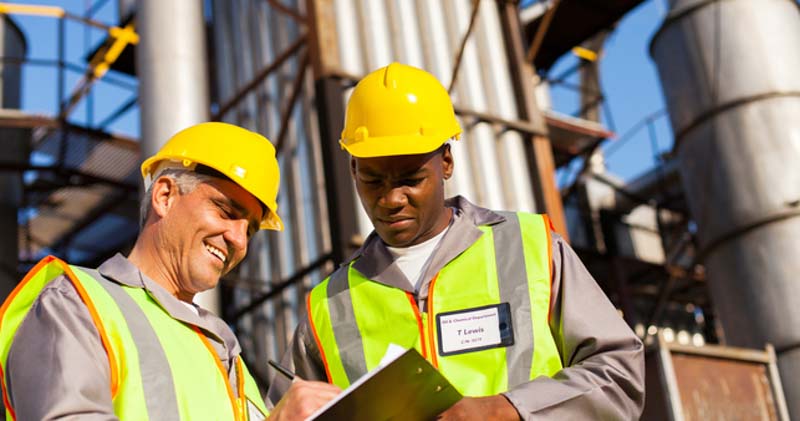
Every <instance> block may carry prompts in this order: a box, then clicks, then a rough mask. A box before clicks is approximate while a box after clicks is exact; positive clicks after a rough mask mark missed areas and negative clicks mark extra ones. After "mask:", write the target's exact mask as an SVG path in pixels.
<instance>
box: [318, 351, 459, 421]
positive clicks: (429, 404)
mask: <svg viewBox="0 0 800 421" xmlns="http://www.w3.org/2000/svg"><path fill="white" fill-rule="evenodd" d="M461 398H462V396H461V393H460V392H459V391H458V390H456V388H455V387H453V385H452V384H450V382H449V381H447V379H446V378H445V377H444V376H443V375H442V373H440V372H439V371H438V370H436V369H435V368H434V367H433V366H432V365H431V364H430V363H429V362H428V361H427V360H425V358H423V357H422V355H420V354H419V352H417V351H416V350H415V349H409V350H407V351H405V352H403V353H402V354H400V355H399V356H398V357H397V358H395V359H394V360H392V361H391V362H389V363H388V364H386V365H384V366H382V367H380V368H377V369H375V370H373V371H370V372H369V373H367V374H365V375H364V376H362V377H361V378H359V379H358V380H356V381H355V382H353V384H351V385H350V387H348V388H347V389H345V390H344V391H343V392H342V393H341V394H339V396H337V397H336V398H335V399H333V400H331V401H330V402H328V404H326V405H325V406H323V407H322V408H320V409H319V410H318V411H317V412H315V413H314V414H313V415H312V416H311V417H309V418H308V419H309V420H314V421H334V420H352V421H383V420H408V421H416V420H419V421H427V420H430V419H433V418H435V417H436V415H438V414H440V413H442V412H443V411H444V410H446V409H447V408H450V407H451V406H453V404H455V403H456V402H458V401H459V400H461Z"/></svg>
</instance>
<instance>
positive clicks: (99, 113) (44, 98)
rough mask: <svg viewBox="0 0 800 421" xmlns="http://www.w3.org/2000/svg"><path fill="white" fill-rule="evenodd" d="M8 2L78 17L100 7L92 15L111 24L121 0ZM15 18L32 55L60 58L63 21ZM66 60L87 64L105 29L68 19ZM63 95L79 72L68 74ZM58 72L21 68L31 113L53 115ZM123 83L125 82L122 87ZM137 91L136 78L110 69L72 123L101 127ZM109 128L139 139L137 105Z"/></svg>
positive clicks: (47, 68) (24, 103)
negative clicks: (53, 8) (54, 9)
mask: <svg viewBox="0 0 800 421" xmlns="http://www.w3.org/2000/svg"><path fill="white" fill-rule="evenodd" d="M10 3H21V4H37V5H45V6H58V7H62V8H64V9H66V10H67V11H68V12H71V13H72V14H76V15H83V13H84V11H85V10H86V7H87V5H89V4H92V3H96V4H100V5H102V7H100V8H99V9H97V11H96V13H95V14H94V15H93V16H92V19H94V20H97V21H100V22H102V23H105V24H108V25H111V24H116V23H117V2H116V1H100V2H90V1H87V0H61V1H56V0H49V1H48V0H41V1H12V2H10ZM14 20H15V21H16V22H17V24H18V26H19V27H20V29H22V31H23V33H24V34H25V37H26V39H27V45H28V51H27V57H28V58H29V59H34V60H36V59H43V60H55V59H56V58H57V57H58V48H59V47H58V39H59V28H58V22H59V19H57V18H54V17H49V16H28V15H15V16H14ZM64 33H65V39H64V41H65V42H64V46H65V51H64V53H65V54H64V55H65V59H66V61H67V62H68V63H71V64H74V65H77V66H79V67H85V66H86V58H85V55H87V54H88V53H89V52H91V51H92V50H93V49H94V48H95V47H96V46H97V45H98V44H99V43H100V42H101V41H102V40H103V39H105V37H106V33H105V31H103V30H101V29H97V28H93V27H89V26H87V25H83V24H80V23H78V22H75V21H72V20H65V21H64ZM65 75H66V77H65V96H66V95H69V94H70V93H71V92H72V91H73V89H74V88H75V86H76V84H77V83H78V81H79V80H80V78H81V76H82V74H81V73H78V72H76V71H66V72H65ZM57 80H58V72H57V70H56V67H55V66H53V65H46V66H45V65H34V64H26V65H25V66H24V68H23V82H22V84H23V85H22V93H23V95H22V109H23V110H25V111H28V112H30V113H37V114H45V115H50V116H52V115H54V114H55V113H56V110H57V107H58V99H57V98H58V93H57V92H58V91H57ZM115 82H120V83H122V84H123V86H118V84H117V83H115ZM135 94H136V80H135V79H134V78H131V77H128V76H126V75H124V74H119V73H116V72H113V71H112V72H109V74H108V76H107V77H106V78H103V79H101V80H100V81H98V82H97V83H96V85H95V88H94V93H93V95H91V99H84V100H83V101H82V102H81V103H80V104H79V105H78V107H77V108H76V109H75V111H74V112H73V113H72V114H71V115H70V121H72V122H75V123H79V124H85V125H92V126H94V125H97V124H98V123H100V122H102V121H103V120H104V119H105V118H106V117H108V115H110V114H111V113H113V112H114V110H116V109H117V108H118V107H120V106H121V105H122V104H124V103H126V102H127V101H128V100H129V99H130V98H131V96H132V95H135ZM108 128H109V130H110V131H112V132H115V133H121V134H127V135H130V136H134V137H138V133H139V115H138V110H136V109H134V110H131V111H130V112H128V113H126V114H125V115H124V116H122V117H121V118H120V119H119V121H117V122H116V123H115V124H112V125H110V126H109V127H108Z"/></svg>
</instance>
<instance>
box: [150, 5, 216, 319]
mask: <svg viewBox="0 0 800 421" xmlns="http://www.w3.org/2000/svg"><path fill="white" fill-rule="evenodd" d="M136 27H137V31H138V33H139V36H140V42H139V45H138V47H137V50H136V71H137V74H138V76H139V107H140V110H141V111H140V113H141V151H142V154H141V157H142V158H146V157H148V156H151V155H153V154H155V153H156V152H157V151H158V149H159V148H161V145H163V144H164V142H166V140H167V139H169V138H170V136H172V135H173V134H175V133H176V132H178V131H180V130H181V129H184V128H186V127H189V126H191V125H194V124H196V123H200V122H204V121H207V120H208V118H209V107H210V105H209V85H208V69H207V65H206V38H205V21H204V18H203V1H202V0H170V1H163V0H139V1H138V2H137V12H136ZM195 302H196V303H197V304H199V305H200V306H202V307H204V308H206V309H208V310H209V311H212V312H214V313H216V314H220V312H219V309H220V305H219V293H218V291H217V290H212V291H208V292H204V293H201V294H198V296H196V297H195Z"/></svg>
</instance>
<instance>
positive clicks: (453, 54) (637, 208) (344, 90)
mask: <svg viewBox="0 0 800 421" xmlns="http://www.w3.org/2000/svg"><path fill="white" fill-rule="evenodd" d="M105 3H107V1H104V0H97V1H95V2H92V3H91V4H90V5H89V6H88V7H87V10H86V12H85V13H84V14H82V15H80V16H75V15H70V14H68V13H66V12H63V13H61V12H59V13H60V14H59V13H55V12H52V13H51V14H50V15H48V16H51V18H53V19H54V20H55V22H64V21H65V20H72V21H75V22H81V24H83V25H87V26H89V27H92V28H97V30H103V31H105V33H106V34H107V36H108V38H107V40H106V41H105V42H103V43H102V44H101V45H100V46H99V47H98V48H97V49H96V51H95V52H93V53H87V54H86V57H87V63H86V64H85V65H77V64H74V63H70V62H68V61H67V60H65V59H64V57H56V58H55V59H52V60H39V59H30V58H25V59H19V58H17V59H13V60H12V59H11V58H4V59H3V63H4V64H11V65H23V64H25V65H47V66H55V67H56V68H57V69H58V76H57V79H58V80H59V82H58V92H59V99H58V109H57V112H55V113H54V115H53V116H48V117H42V116H31V115H27V114H20V113H11V112H9V113H6V114H3V115H0V126H2V127H24V128H28V129H30V130H31V132H32V138H33V139H34V141H33V142H32V143H31V145H33V151H34V152H33V155H32V156H36V157H44V158H46V159H44V158H43V159H44V161H34V160H33V159H32V160H31V161H30V162H29V163H27V164H25V165H20V166H14V167H11V166H8V165H6V166H5V167H2V168H3V169H4V170H6V171H16V172H19V173H21V174H31V175H26V176H25V184H24V186H23V190H24V191H25V195H24V197H25V205H24V207H23V210H24V211H23V212H21V214H22V215H23V218H22V219H21V221H20V235H19V238H20V241H21V242H20V244H21V247H20V250H21V252H20V256H21V263H22V264H21V265H20V268H19V269H20V271H23V270H24V269H26V267H27V266H28V265H30V264H31V263H33V262H34V261H35V260H36V259H38V258H39V257H41V255H42V254H44V253H54V254H57V255H59V256H61V257H64V258H66V259H68V260H70V261H71V262H73V263H77V264H81V265H86V266H96V265H97V264H99V263H100V262H102V261H103V260H104V259H105V258H106V257H108V256H110V255H112V254H113V253H115V252H117V251H120V250H125V249H126V247H129V246H130V244H131V242H132V241H133V240H134V239H135V236H136V233H137V227H138V197H137V191H138V185H139V174H138V170H137V169H138V162H139V161H140V159H141V157H140V156H139V143H138V142H137V140H136V139H134V138H133V137H128V136H122V135H111V134H109V133H108V130H107V128H108V127H109V126H110V125H111V124H113V122H114V121H115V120H116V119H118V118H120V117H121V116H123V115H125V114H126V113H129V112H131V111H132V110H134V109H136V107H137V105H136V103H137V99H138V97H137V93H136V90H137V86H138V85H137V83H136V80H131V79H128V78H127V76H125V75H124V74H125V73H134V70H133V68H132V67H133V66H132V60H131V58H130V56H131V54H132V50H133V44H135V42H134V41H135V40H136V37H134V36H133V35H132V34H133V32H132V31H131V30H130V28H131V26H130V24H131V22H132V21H128V20H125V19H120V21H121V22H124V23H121V24H120V25H119V26H113V25H105V24H100V23H98V22H95V21H93V20H92V15H93V13H94V12H95V11H96V10H97V9H98V8H99V7H102V5H104V4H105ZM561 3H563V4H560V5H559V2H557V1H556V2H536V4H535V5H534V6H535V7H534V6H532V7H530V8H528V9H525V10H523V11H522V12H520V10H518V7H517V4H515V2H506V1H492V0H481V1H477V0H476V1H472V0H447V1H442V2H429V1H426V0H417V1H413V2H409V1H387V2H370V1H360V0H338V1H332V0H296V1H278V0H229V1H221V0H217V1H211V2H209V3H208V4H210V6H211V7H210V10H207V11H206V12H207V13H206V14H207V16H208V17H209V19H210V22H209V33H208V39H209V46H208V47H209V62H210V63H213V65H212V66H210V68H211V69H212V74H211V81H212V82H211V86H210V92H211V109H210V115H211V116H212V119H214V120H218V121H225V122H230V123H234V124H238V125H241V126H243V127H247V128H249V129H251V130H254V131H257V132H259V133H262V134H264V135H265V136H267V137H268V138H269V139H271V140H272V141H273V143H274V144H275V146H276V151H277V154H278V160H279V164H280V166H281V169H282V179H281V186H280V192H281V193H280V196H279V198H278V206H279V212H280V213H281V216H282V217H283V219H284V222H285V224H286V230H285V231H284V232H282V233H274V232H260V233H259V234H257V235H256V236H255V237H254V238H253V240H252V241H251V243H250V252H249V254H248V257H247V259H246V260H245V261H244V262H243V263H242V264H241V265H240V266H239V268H238V269H237V270H236V271H235V272H232V273H230V274H228V275H227V276H226V277H225V278H224V279H223V280H222V282H221V284H220V285H221V297H222V302H223V305H222V307H221V308H222V311H221V312H222V314H221V316H222V317H223V318H224V319H225V320H226V321H228V322H229V323H230V324H231V325H232V326H233V327H234V329H235V330H236V332H237V335H238V337H239V338H240V340H241V343H242V347H243V349H244V357H245V359H246V360H247V362H248V366H250V367H251V368H252V371H253V374H254V376H255V377H256V378H257V379H258V381H259V383H261V386H262V387H264V386H266V385H267V384H268V382H269V379H270V378H271V375H272V374H274V373H271V372H270V371H269V368H268V366H267V364H266V363H265V362H266V360H267V359H269V358H272V359H277V358H278V357H279V356H280V355H281V354H283V352H284V351H285V350H286V348H287V347H288V345H289V340H290V338H291V335H292V332H293V330H294V327H295V326H296V325H297V323H298V321H299V318H300V317H301V316H302V314H303V313H304V311H305V297H306V294H307V292H308V291H309V290H310V289H311V288H312V287H313V286H314V285H316V284H317V283H318V282H320V281H321V280H322V279H323V278H324V277H325V276H327V274H329V273H330V272H331V271H332V270H333V269H334V267H335V265H336V264H338V263H340V262H342V261H343V260H345V259H346V258H347V257H348V256H349V255H350V253H351V252H352V251H353V250H354V249H355V248H356V247H358V246H359V245H360V243H361V241H363V238H364V236H365V235H366V234H367V233H368V232H369V231H370V229H371V228H370V224H369V221H368V220H367V218H366V217H365V215H364V214H363V211H362V210H361V208H360V205H359V203H358V201H357V198H356V195H355V193H354V191H353V186H352V184H351V182H350V174H349V172H350V170H349V162H348V160H347V157H346V154H344V153H343V152H341V151H340V150H339V146H338V143H337V139H338V135H339V133H340V131H341V125H342V122H343V120H344V116H343V110H344V104H345V100H346V98H347V96H348V95H349V90H350V89H351V88H352V86H353V85H354V83H355V82H356V81H357V80H358V79H359V78H360V77H362V76H363V75H364V74H366V73H367V72H368V71H370V70H372V69H374V68H376V67H379V66H381V65H385V64H388V63H389V62H390V61H394V60H396V61H401V62H405V63H409V64H412V65H416V66H419V67H424V68H426V69H428V70H429V71H431V72H432V73H434V74H435V75H436V76H437V77H438V78H439V79H440V80H442V81H443V83H444V85H445V86H446V87H448V88H449V90H450V91H451V93H452V96H453V98H454V103H455V108H456V113H457V116H458V118H459V120H460V122H461V124H462V126H463V127H464V131H465V133H464V140H462V141H461V142H459V143H457V144H455V145H454V148H453V151H454V155H455V158H456V173H455V175H454V178H453V181H452V182H449V184H448V185H447V187H446V189H447V192H448V194H464V195H465V196H467V197H469V198H470V199H471V200H473V201H475V202H477V203H478V204H481V205H485V206H488V207H492V208H498V209H520V210H527V211H535V212H548V213H550V214H551V215H552V216H554V218H553V219H554V221H555V222H556V224H557V228H558V229H559V230H560V232H561V233H562V235H563V236H565V237H567V238H570V239H571V240H572V244H573V246H574V248H575V249H576V250H577V251H578V253H579V254H580V256H581V258H582V259H583V260H584V262H586V263H587V266H588V267H589V269H590V271H591V272H592V274H593V275H594V276H595V278H596V279H597V280H598V282H599V283H600V284H601V286H602V287H603V289H604V290H605V291H606V293H607V294H608V295H609V297H610V298H611V299H612V301H613V302H614V304H615V305H617V307H618V308H620V309H621V310H622V313H623V315H624V316H625V318H626V319H627V321H628V322H629V323H630V325H631V326H632V327H636V328H637V332H638V333H639V334H640V336H642V337H648V336H651V335H654V334H655V333H656V332H657V331H658V330H659V329H662V330H663V328H668V329H673V330H674V331H676V332H677V331H679V330H688V331H690V332H691V333H698V334H700V335H701V336H702V338H703V341H704V342H706V341H707V342H716V341H718V340H719V339H720V335H719V334H718V331H717V329H716V324H715V323H714V316H713V311H712V310H711V303H710V300H709V298H708V294H707V291H706V286H705V277H704V271H703V268H702V265H700V264H699V262H698V261H697V259H696V256H695V254H696V252H695V240H694V236H693V229H692V221H691V220H690V218H689V217H688V216H687V215H688V212H687V209H686V204H685V200H684V198H683V193H682V189H681V187H680V184H679V181H678V177H677V172H676V171H675V168H674V162H672V161H671V160H670V159H668V158H669V157H667V158H665V159H664V160H663V162H661V163H660V164H659V165H658V166H657V168H656V169H655V170H653V172H652V173H651V174H649V175H647V176H644V177H642V179H640V180H637V181H634V182H631V183H622V182H621V181H619V180H615V179H613V177H611V176H608V175H607V174H602V173H597V172H592V171H589V169H590V159H591V157H592V156H593V154H594V153H595V152H596V151H597V150H598V148H599V147H600V145H601V144H602V143H603V142H604V141H605V140H607V139H610V138H613V137H614V136H615V135H614V133H613V130H609V129H608V128H606V127H604V126H603V125H602V124H601V123H600V122H599V121H598V120H599V118H598V113H599V112H600V110H603V106H604V103H603V101H602V99H603V93H602V92H601V90H600V89H599V85H598V84H597V83H596V81H597V79H596V76H595V78H594V79H592V78H586V79H585V82H583V83H582V84H580V85H578V86H575V88H576V89H577V91H578V93H584V94H585V96H586V99H585V101H584V102H583V103H582V107H581V110H579V112H577V113H576V114H575V115H572V116H569V115H563V114H559V113H555V112H553V111H552V110H549V109H547V106H546V104H545V103H544V102H543V101H542V100H541V99H540V98H539V97H538V95H539V92H537V86H536V84H537V83H540V82H541V81H550V82H551V83H562V84H563V83H565V82H564V80H565V79H566V78H567V76H568V74H561V75H548V74H547V70H548V69H549V67H550V66H551V65H552V60H554V59H555V57H559V56H561V55H563V54H565V53H568V52H569V51H573V53H574V54H576V55H578V56H579V57H581V60H582V61H581V64H582V66H583V67H576V68H575V69H570V71H573V72H574V71H581V72H583V71H584V70H585V66H588V65H589V64H591V63H595V62H597V60H598V57H600V56H601V52H600V48H601V46H602V40H601V41H599V42H597V43H595V44H587V43H586V42H588V41H589V39H590V38H591V36H592V35H594V34H596V33H597V32H598V31H607V30H609V28H610V27H612V26H613V24H614V22H616V20H617V19H618V18H619V17H620V16H622V15H623V14H624V13H626V12H627V11H629V10H630V9H631V8H633V7H635V6H636V5H638V4H639V3H640V1H616V2H606V3H608V6H607V8H605V9H604V13H594V12H591V13H589V12H585V11H584V12H585V13H581V14H578V15H580V16H582V18H581V19H583V20H578V21H577V22H576V21H575V16H578V15H575V14H573V15H570V13H573V12H572V11H571V10H573V9H572V8H573V7H576V4H578V3H580V2H569V1H566V0H565V1H563V2H561ZM536 7H538V8H539V13H538V14H531V12H530V10H529V9H535V8H536ZM46 10H48V11H52V9H46ZM40 11H41V10H40ZM7 12H8V13H10V12H11V11H10V10H9V11H7ZM575 13H577V12H575ZM120 15H124V13H122V12H120ZM548 16H549V17H548ZM570 16H572V18H571V19H570ZM545 19H547V20H548V23H546V24H545ZM57 25H58V26H59V27H61V28H62V29H61V31H63V30H64V29H63V26H64V23H57ZM98 25H103V26H102V28H101V27H99V26H98ZM576 25H577V27H580V28H595V29H592V30H591V31H588V32H587V33H586V34H585V36H584V35H581V37H578V38H572V37H571V38H569V40H568V41H564V39H563V38H562V37H561V36H559V35H558V34H561V33H564V32H570V31H568V27H576ZM114 28H116V29H114ZM577 32H578V31H571V32H570V33H573V35H575V34H576V33H577ZM63 43H64V39H63V36H62V37H61V38H59V40H58V43H57V45H62V44H63ZM121 46H124V47H127V48H121ZM86 47H87V51H91V50H92V48H91V47H92V46H91V45H88V44H87V45H86ZM575 47H578V48H575ZM59 50H61V48H59ZM545 59H547V60H545ZM14 60H16V61H14ZM541 60H545V61H541ZM104 63H105V64H104ZM126 63H127V64H126ZM534 63H538V66H533V64H534ZM102 67H105V68H110V69H116V70H115V71H113V72H109V73H103V72H101V71H100V70H99V69H101V68H102ZM537 71H538V73H537ZM67 72H72V73H74V74H76V75H78V76H79V77H80V78H81V80H82V82H81V83H76V84H75V88H74V89H72V90H71V91H67V86H66V80H67V78H66V77H65V76H64V74H65V73H67ZM592 80H594V83H592ZM559 81H560V82H559ZM98 83H112V84H118V85H119V86H121V87H123V88H124V89H126V90H128V91H129V92H130V95H129V96H128V97H126V98H121V100H120V102H119V104H118V105H117V106H116V107H114V110H113V111H111V112H110V113H109V114H108V116H107V117H106V118H104V119H103V121H101V122H99V123H94V121H93V118H87V122H85V124H77V123H75V122H74V121H70V116H71V115H73V113H75V111H76V110H77V109H79V108H80V105H82V104H85V105H87V107H89V106H90V104H91V102H92V90H93V89H95V88H96V86H97V84H98ZM541 86H544V84H542V85H541ZM86 114H87V115H91V114H92V113H91V112H88V111H87V112H86ZM649 117H650V118H651V119H655V118H662V117H663V113H662V114H661V115H660V116H649ZM647 128H648V123H647V122H646V121H645V122H644V123H643V124H642V125H641V126H640V127H638V128H635V130H640V129H647ZM612 129H613V127H612ZM627 136H629V133H625V134H623V135H622V136H621V137H620V138H619V140H618V143H621V144H624V140H625V139H626V137H627ZM37 159H39V158H37ZM42 162H44V163H42ZM576 162H579V163H580V164H579V165H580V166H581V168H582V170H581V171H579V173H580V176H575V177H574V180H573V181H574V182H573V183H571V185H572V187H568V188H566V189H563V190H562V191H561V192H559V190H558V189H557V187H556V184H555V180H554V174H555V170H556V169H558V168H566V167H568V166H571V165H575V163H576ZM499 163H502V165H499ZM562 203H563V204H564V205H563V206H564V208H566V210H565V211H564V210H562ZM86 244H92V245H93V248H91V249H87V248H85V247H84V245H86ZM643 250H647V252H643ZM652 250H656V251H655V252H653V251H652ZM653 329H655V330H653Z"/></svg>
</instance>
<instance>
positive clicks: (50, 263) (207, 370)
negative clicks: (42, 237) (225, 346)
mask: <svg viewBox="0 0 800 421" xmlns="http://www.w3.org/2000/svg"><path fill="white" fill-rule="evenodd" d="M60 275H66V277H67V278H68V279H69V280H70V282H71V283H72V285H73V286H74V287H75V289H76V290H77V291H78V294H79V295H80V297H81V300H83V302H84V304H85V305H86V307H87V308H88V310H89V314H90V315H91V318H92V320H93V322H94V325H95V327H96V328H97V331H98V332H99V334H100V339H101V341H102V343H103V347H104V348H105V350H106V354H107V358H108V361H109V366H110V373H111V384H110V388H111V397H112V403H113V406H114V413H115V414H116V415H117V416H118V417H119V418H120V419H121V420H148V419H159V420H162V419H163V420H166V419H169V420H235V421H240V420H248V419H250V416H251V414H258V416H259V417H260V418H264V417H266V414H267V409H266V407H265V406H264V403H263V401H262V399H261V395H260V393H259V390H258V387H257V386H256V383H255V381H254V380H253V378H252V376H251V375H250V373H249V372H248V371H247V368H246V367H245V366H244V364H243V363H242V361H241V358H238V357H237V358H236V361H235V363H234V366H235V370H236V379H237V383H238V384H237V385H236V390H237V393H236V394H235V393H234V390H233V388H232V387H231V385H230V382H229V381H228V374H227V373H226V371H225V369H224V367H223V365H222V363H221V362H220V361H219V359H218V357H217V353H216V352H215V351H214V349H213V348H212V347H211V344H210V343H209V341H208V339H207V338H206V337H205V335H203V333H202V332H201V331H200V330H199V329H198V328H197V327H196V326H192V325H187V324H184V323H182V322H178V321H176V320H175V319H173V318H172V317H170V315H169V314H168V313H167V312H165V311H164V310H163V309H162V308H161V307H160V306H159V305H158V303H157V302H155V301H154V300H153V299H152V298H151V297H150V296H149V295H148V294H147V292H146V291H145V290H144V289H142V288H132V287H127V286H124V285H120V284H117V283H115V282H111V281H109V280H107V279H105V278H104V277H102V276H101V275H100V274H99V273H98V272H97V271H95V270H91V269H84V268H79V267H76V266H70V265H67V264H66V263H65V262H63V261H61V260H59V259H57V258H55V257H52V256H48V257H46V258H45V259H43V260H42V261H41V262H39V263H38V264H37V265H36V267H34V268H33V269H32V270H31V271H30V272H29V273H28V274H27V275H26V276H25V278H24V279H23V281H22V282H21V283H20V284H19V285H18V286H17V287H16V288H15V289H14V291H13V292H12V293H11V295H10V296H9V297H8V299H7V300H6V302H5V303H4V304H3V306H2V308H0V367H2V372H0V377H2V386H3V389H2V392H3V403H4V404H5V407H6V419H8V420H14V419H16V416H15V413H14V408H13V406H12V405H11V402H9V399H8V393H7V385H6V377H5V373H6V361H7V359H8V353H9V350H10V349H11V344H12V342H13V339H14V334H15V333H16V331H17V329H18V328H19V326H20V324H21V323H22V321H23V320H24V318H25V315H26V314H27V313H28V311H29V310H30V308H31V307H32V305H33V303H34V301H35V300H36V298H37V297H38V295H39V293H40V292H41V291H42V289H43V288H44V287H45V286H46V285H47V284H48V283H49V282H51V281H53V280H54V279H56V278H57V277H58V276H60ZM98 358H106V357H105V356H98ZM237 396H238V397H237ZM259 413H260V414H259ZM254 418H255V417H254Z"/></svg>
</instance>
